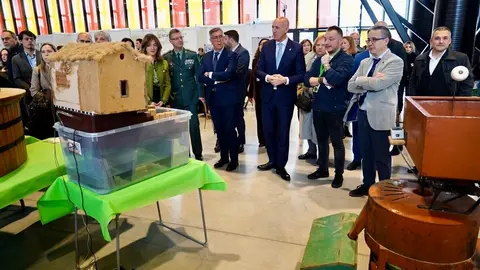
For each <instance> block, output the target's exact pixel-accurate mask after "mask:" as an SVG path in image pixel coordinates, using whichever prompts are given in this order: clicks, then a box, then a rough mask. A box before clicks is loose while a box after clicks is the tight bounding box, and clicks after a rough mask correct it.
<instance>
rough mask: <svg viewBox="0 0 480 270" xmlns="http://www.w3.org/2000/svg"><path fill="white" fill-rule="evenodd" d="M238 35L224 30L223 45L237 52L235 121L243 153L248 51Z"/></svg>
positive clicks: (239, 149) (240, 149) (239, 145)
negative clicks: (236, 108)
mask: <svg viewBox="0 0 480 270" xmlns="http://www.w3.org/2000/svg"><path fill="white" fill-rule="evenodd" d="M239 39H240V37H239V36H238V32H237V31H235V30H230V31H227V32H225V40H224V43H225V47H227V48H228V49H229V50H231V51H233V52H235V53H236V54H237V72H236V74H237V78H238V80H239V81H240V84H238V101H239V107H238V110H239V112H238V119H237V122H236V127H237V132H238V153H243V151H244V145H245V142H246V139H245V119H244V113H243V103H244V102H245V97H246V95H247V87H246V84H247V82H248V81H247V74H248V66H249V65H250V53H248V51H247V49H245V48H244V47H243V46H242V44H240V43H238V41H239Z"/></svg>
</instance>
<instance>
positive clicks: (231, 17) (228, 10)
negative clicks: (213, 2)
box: [222, 0, 238, 24]
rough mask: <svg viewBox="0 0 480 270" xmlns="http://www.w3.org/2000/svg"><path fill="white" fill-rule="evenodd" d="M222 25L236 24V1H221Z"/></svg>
mask: <svg viewBox="0 0 480 270" xmlns="http://www.w3.org/2000/svg"><path fill="white" fill-rule="evenodd" d="M222 3H223V24H238V0H223V2H222Z"/></svg>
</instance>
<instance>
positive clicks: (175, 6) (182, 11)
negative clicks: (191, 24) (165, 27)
mask: <svg viewBox="0 0 480 270" xmlns="http://www.w3.org/2000/svg"><path fill="white" fill-rule="evenodd" d="M172 10H173V27H186V26H187V12H186V5H185V0H172Z"/></svg>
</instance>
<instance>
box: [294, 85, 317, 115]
mask: <svg viewBox="0 0 480 270" xmlns="http://www.w3.org/2000/svg"><path fill="white" fill-rule="evenodd" d="M307 89H308V88H307ZM312 103H313V95H311V94H310V93H309V91H308V90H307V91H306V89H303V90H302V91H301V93H300V94H299V95H297V101H296V102H295V105H296V106H297V107H298V108H299V109H302V110H303V111H305V112H310V111H311V110H312Z"/></svg>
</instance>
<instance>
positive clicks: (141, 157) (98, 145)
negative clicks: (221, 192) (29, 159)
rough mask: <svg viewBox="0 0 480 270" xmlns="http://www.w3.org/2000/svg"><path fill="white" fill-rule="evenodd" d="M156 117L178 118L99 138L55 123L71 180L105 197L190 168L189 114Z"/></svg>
mask: <svg viewBox="0 0 480 270" xmlns="http://www.w3.org/2000/svg"><path fill="white" fill-rule="evenodd" d="M158 112H175V115H174V116H170V117H168V118H163V119H158V120H153V121H149V122H145V123H141V124H137V125H132V126H127V127H123V128H118V129H113V130H108V131H104V132H99V133H87V132H82V131H77V130H74V129H71V128H68V127H65V126H63V125H62V124H60V123H55V126H54V127H55V129H57V131H58V135H59V137H60V141H61V143H62V150H63V156H64V159H65V166H66V168H67V173H68V176H69V178H70V179H71V180H72V181H76V182H77V183H79V184H80V185H82V187H85V188H88V189H90V190H92V191H94V192H96V193H98V194H107V193H110V192H113V191H115V190H118V189H121V188H124V187H126V186H128V185H131V184H134V183H136V182H139V181H142V180H145V179H147V178H150V177H152V176H155V175H158V174H160V173H163V172H165V171H168V170H170V169H173V168H176V167H178V166H181V165H184V164H186V163H188V159H189V148H190V136H189V131H188V126H189V125H188V123H189V120H190V117H191V113H190V112H189V111H182V110H174V109H167V108H161V109H159V110H157V113H158ZM78 175H79V176H80V181H79V179H78Z"/></svg>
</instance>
